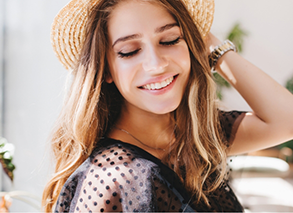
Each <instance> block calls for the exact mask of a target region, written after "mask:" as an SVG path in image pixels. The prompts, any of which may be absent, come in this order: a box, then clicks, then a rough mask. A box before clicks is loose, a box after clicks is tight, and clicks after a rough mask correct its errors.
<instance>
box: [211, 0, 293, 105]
mask: <svg viewBox="0 0 293 213" xmlns="http://www.w3.org/2000/svg"><path fill="white" fill-rule="evenodd" d="M215 3H216V9H215V18H214V24H213V27H212V32H213V33H214V34H215V35H217V36H219V37H221V38H222V39H224V38H225V37H226V36H227V32H229V31H230V29H231V27H232V26H233V25H234V24H235V23H236V22H239V23H241V26H242V28H244V29H245V30H246V31H248V33H249V35H248V36H247V37H246V39H245V43H244V52H243V54H242V55H243V57H244V58H246V59H247V60H249V61H250V62H252V63H253V64H255V65H257V66H258V67H260V68H261V69H262V70H264V71H265V72H266V73H267V74H269V75H270V76H271V77H273V78H274V79H275V80H276V81H278V82H279V83H280V84H282V85H285V82H286V80H287V79H288V78H289V77H291V76H293V51H292V49H293V13H292V9H293V1H292V0H282V1H278V0H215ZM259 80H260V81H261V79H259ZM223 102H224V105H225V106H226V107H227V109H241V110H249V109H250V108H249V106H247V104H246V103H245V101H244V100H243V99H242V97H241V96H239V95H238V93H237V92H236V91H235V90H234V89H228V90H225V92H224V101H223Z"/></svg>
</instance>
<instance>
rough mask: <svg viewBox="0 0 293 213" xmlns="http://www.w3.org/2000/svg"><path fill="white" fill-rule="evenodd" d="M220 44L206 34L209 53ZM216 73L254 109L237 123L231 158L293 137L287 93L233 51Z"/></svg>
mask: <svg viewBox="0 0 293 213" xmlns="http://www.w3.org/2000/svg"><path fill="white" fill-rule="evenodd" d="M220 43H221V42H220V41H219V40H218V39H217V38H216V37H215V36H214V35H212V34H211V33H210V34H209V37H208V38H207V46H208V48H209V50H210V51H211V50H213V48H214V47H215V46H217V45H219V44H220ZM216 71H217V72H218V73H219V74H221V75H222V76H223V77H224V78H225V79H227V80H228V81H229V83H230V84H231V85H232V86H233V87H234V88H235V89H236V90H237V91H238V92H239V93H240V94H241V96H242V97H243V98H244V99H245V100H246V102H247V103H248V104H249V106H250V107H251V109H252V110H253V112H250V113H247V114H246V115H245V117H244V119H243V120H242V122H241V123H240V126H239V128H238V131H237V133H236V136H235V139H234V142H233V145H232V147H231V150H230V152H229V154H230V155H236V154H242V153H247V152H251V151H256V150H260V149H265V148H268V147H272V146H275V145H277V144H280V143H282V142H285V141H288V140H290V139H292V138H293V122H292V118H293V95H292V94H291V93H290V92H289V91H288V90H286V89H285V88H284V87H282V86H281V85H279V84H278V83H277V82H276V81H275V80H273V79H272V78H271V77H270V76H268V75H267V74H266V73H265V72H263V71H262V70H260V69H259V68H258V67H256V66H254V65H253V64H251V63H250V62H248V61H246V60H245V59H244V58H242V57H241V56H239V55H238V54H237V53H235V52H233V51H229V52H227V53H226V54H225V55H224V56H223V57H221V58H220V59H219V61H218V63H217V66H216Z"/></svg>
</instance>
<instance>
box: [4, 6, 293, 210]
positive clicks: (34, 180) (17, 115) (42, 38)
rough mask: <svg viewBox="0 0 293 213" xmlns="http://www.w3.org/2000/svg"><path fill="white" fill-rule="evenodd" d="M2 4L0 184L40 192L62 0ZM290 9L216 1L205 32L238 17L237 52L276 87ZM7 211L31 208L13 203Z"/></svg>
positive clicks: (289, 31)
mask: <svg viewBox="0 0 293 213" xmlns="http://www.w3.org/2000/svg"><path fill="white" fill-rule="evenodd" d="M3 1H4V0H0V2H1V4H2V2H3ZM5 2H6V7H5V11H6V22H7V23H6V26H7V28H6V41H7V43H6V49H5V58H6V60H5V63H6V69H5V76H6V79H5V104H4V109H5V115H4V121H5V123H4V136H5V137H6V138H7V139H8V141H9V142H11V143H13V144H15V146H16V151H15V158H14V163H15V164H16V167H17V168H16V170H15V182H14V185H12V186H11V185H10V184H9V182H8V181H7V180H6V181H5V184H6V185H5V188H6V190H24V191H28V192H30V193H32V194H36V195H38V196H39V197H41V193H42V190H43V187H44V184H45V182H46V181H47V180H48V179H49V169H50V166H49V159H48V152H49V150H48V149H49V146H48V145H47V144H48V142H47V138H48V135H49V132H50V129H51V127H52V124H53V122H54V120H55V119H56V117H57V115H58V112H59V110H60V107H61V104H62V94H63V93H62V89H63V85H64V82H65V76H66V74H67V72H66V71H65V69H64V68H63V67H62V66H61V64H59V62H58V61H57V59H56V57H55V55H54V53H53V51H52V48H51V45H50V37H49V35H50V25H51V22H52V20H53V18H54V16H55V14H56V13H57V12H58V11H59V9H61V7H62V6H63V5H65V4H66V3H67V2H68V1H67V0H54V1H46V0H5ZM1 4H0V7H1V6H2V5H1ZM292 9H293V1H292V0H282V1H279V0H241V1H240V0H216V14H215V20H214V25H213V28H212V32H213V33H214V34H216V35H217V36H219V37H222V38H224V37H225V36H226V33H227V32H228V31H229V29H230V28H231V27H232V25H233V24H234V23H235V22H236V21H239V22H241V24H242V26H243V28H244V29H245V30H247V31H248V32H249V36H248V37H247V39H246V40H245V46H244V53H243V56H244V57H245V58H247V59H248V60H250V61H252V62H253V63H254V64H256V65H258V66H259V67H261V68H262V69H263V70H265V71H266V72H267V73H268V74H269V75H271V76H272V77H273V78H275V79H276V80H277V81H278V82H279V83H281V84H284V83H285V80H286V79H287V78H288V77H289V76H291V75H293V51H292V47H293V39H292V38H293V24H292V20H293V13H292V11H291V10H292ZM0 21H1V20H0ZM0 26H1V25H0ZM0 32H1V31H0ZM0 34H1V33H0ZM0 39H1V38H0ZM0 54H1V52H0ZM260 80H261V79H260ZM225 104H226V105H227V108H229V109H244V110H245V109H248V107H247V106H246V105H245V103H244V102H243V101H242V100H241V99H240V98H239V97H238V96H237V93H236V92H234V91H233V90H227V91H226V92H225ZM11 211H18V212H19V211H34V209H33V208H30V207H28V206H27V205H26V204H24V203H22V202H17V203H14V206H13V207H12V209H11Z"/></svg>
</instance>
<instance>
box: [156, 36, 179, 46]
mask: <svg viewBox="0 0 293 213" xmlns="http://www.w3.org/2000/svg"><path fill="white" fill-rule="evenodd" d="M180 38H181V37H180V36H179V37H178V38H176V39H175V40H173V41H164V42H162V41H161V42H160V44H162V45H165V46H172V45H175V44H177V43H178V42H179V40H180Z"/></svg>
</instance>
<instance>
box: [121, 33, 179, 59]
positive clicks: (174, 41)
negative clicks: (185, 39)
mask: <svg viewBox="0 0 293 213" xmlns="http://www.w3.org/2000/svg"><path fill="white" fill-rule="evenodd" d="M180 38H181V37H180V36H179V37H178V38H176V39H175V40H173V41H168V42H160V44H162V45H164V46H173V45H175V44H177V43H178V42H179V40H180ZM140 50H141V49H137V50H134V51H132V52H129V53H122V52H118V56H119V57H120V58H128V57H131V56H133V55H135V54H136V53H138V52H139V51H140Z"/></svg>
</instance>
